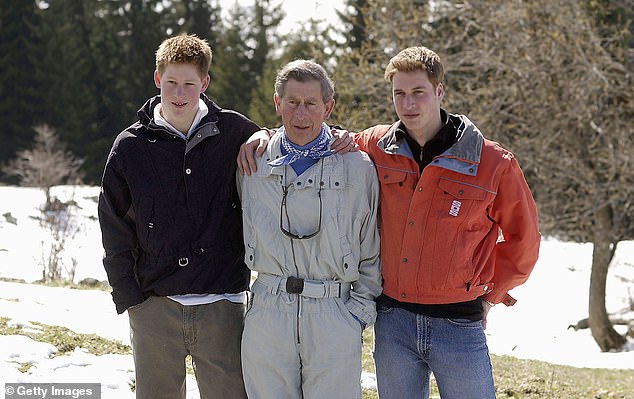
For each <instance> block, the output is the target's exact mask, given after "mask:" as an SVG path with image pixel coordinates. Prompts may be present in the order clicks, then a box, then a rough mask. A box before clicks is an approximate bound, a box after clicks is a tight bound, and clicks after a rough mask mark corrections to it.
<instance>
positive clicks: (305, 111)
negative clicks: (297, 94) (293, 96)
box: [296, 104, 308, 117]
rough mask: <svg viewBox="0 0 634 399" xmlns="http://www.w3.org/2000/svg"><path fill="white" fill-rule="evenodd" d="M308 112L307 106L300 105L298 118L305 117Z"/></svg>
mask: <svg viewBox="0 0 634 399" xmlns="http://www.w3.org/2000/svg"><path fill="white" fill-rule="evenodd" d="M307 112H308V108H306V105H305V104H299V105H298V106H297V111H296V115H297V116H298V117H303V116H304V115H306V113H307Z"/></svg>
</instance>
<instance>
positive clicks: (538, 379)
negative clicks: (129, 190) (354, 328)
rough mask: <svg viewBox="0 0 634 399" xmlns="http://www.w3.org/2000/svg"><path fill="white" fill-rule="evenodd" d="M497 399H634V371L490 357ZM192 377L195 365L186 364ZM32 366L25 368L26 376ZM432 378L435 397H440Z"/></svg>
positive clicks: (119, 349) (368, 359) (69, 335)
mask: <svg viewBox="0 0 634 399" xmlns="http://www.w3.org/2000/svg"><path fill="white" fill-rule="evenodd" d="M8 321H9V319H7V318H6V317H0V335H25V336H27V337H30V338H32V339H33V340H36V341H40V342H47V343H50V344H52V345H54V346H55V347H57V349H58V352H57V353H56V356H59V355H63V354H64V353H68V352H72V351H73V350H75V348H77V347H82V348H84V349H86V350H87V351H88V352H89V353H92V354H94V355H104V354H111V353H115V354H131V353H132V350H131V348H130V346H128V345H125V344H123V343H121V342H119V341H115V340H109V339H105V338H102V337H99V336H98V335H95V334H80V333H76V332H74V331H72V330H69V329H68V328H66V327H60V326H50V325H46V324H42V323H38V322H31V325H30V326H29V327H28V328H24V327H22V326H11V325H9V323H8ZM372 341H373V337H372V329H367V330H366V331H365V333H364V335H363V359H362V363H363V369H364V370H365V371H366V372H370V373H374V363H373V360H372ZM491 362H492V364H493V375H494V378H495V383H496V392H497V397H498V399H505V398H510V399H538V398H539V399H634V370H609V369H590V368H576V367H567V366H557V365H552V364H549V363H545V362H540V361H536V360H523V359H517V358H513V357H510V356H494V355H492V356H491ZM186 364H187V369H188V373H190V374H191V373H192V372H193V371H192V367H191V360H189V359H188V360H187V362H186ZM29 367H30V364H28V363H25V364H20V370H21V371H24V372H26V371H27V370H28V369H29ZM439 397H440V396H439V394H438V389H437V388H436V386H435V384H434V381H433V378H432V384H431V398H439ZM363 398H364V399H377V394H376V391H375V390H369V389H364V390H363Z"/></svg>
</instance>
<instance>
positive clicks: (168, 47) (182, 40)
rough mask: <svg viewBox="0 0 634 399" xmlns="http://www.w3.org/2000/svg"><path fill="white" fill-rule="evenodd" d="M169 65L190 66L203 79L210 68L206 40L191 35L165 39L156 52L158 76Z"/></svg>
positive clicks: (209, 55)
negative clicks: (193, 67) (194, 68)
mask: <svg viewBox="0 0 634 399" xmlns="http://www.w3.org/2000/svg"><path fill="white" fill-rule="evenodd" d="M169 64H191V65H193V66H195V67H196V69H197V70H198V74H199V75H200V78H201V79H203V78H204V77H205V76H207V74H208V73H209V67H210V66H211V47H209V44H208V43H207V41H206V40H204V39H201V38H199V37H198V36H196V35H193V34H192V35H188V34H181V35H178V36H173V37H170V38H168V39H165V40H164V41H163V43H161V45H160V46H159V48H158V50H156V70H157V71H158V72H159V75H162V74H163V72H165V68H167V66H168V65H169Z"/></svg>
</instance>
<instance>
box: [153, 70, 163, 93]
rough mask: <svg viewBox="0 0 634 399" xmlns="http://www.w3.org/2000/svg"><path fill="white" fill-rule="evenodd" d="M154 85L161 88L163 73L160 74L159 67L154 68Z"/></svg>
mask: <svg viewBox="0 0 634 399" xmlns="http://www.w3.org/2000/svg"><path fill="white" fill-rule="evenodd" d="M154 85H155V86H156V88H157V89H160V88H161V75H159V71H158V69H155V70H154Z"/></svg>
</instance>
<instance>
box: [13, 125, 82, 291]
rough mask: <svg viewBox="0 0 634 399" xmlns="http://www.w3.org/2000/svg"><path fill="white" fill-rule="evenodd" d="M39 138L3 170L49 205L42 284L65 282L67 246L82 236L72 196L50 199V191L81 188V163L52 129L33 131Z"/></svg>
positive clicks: (45, 207) (45, 208) (44, 209)
mask: <svg viewBox="0 0 634 399" xmlns="http://www.w3.org/2000/svg"><path fill="white" fill-rule="evenodd" d="M34 129H35V131H36V136H35V139H34V143H33V148H31V149H27V150H23V151H19V152H18V153H17V156H16V158H14V159H13V160H11V161H10V162H9V163H8V164H7V165H5V166H4V167H3V168H2V169H3V172H4V173H5V174H7V175H9V176H16V177H17V178H18V179H19V181H20V184H21V185H23V186H31V187H39V188H41V189H42V190H43V191H44V194H45V196H46V201H45V203H44V204H43V206H42V208H41V209H40V211H41V213H40V215H39V221H40V226H42V227H43V228H44V229H46V230H47V231H48V233H49V234H48V237H49V238H50V242H45V241H42V260H41V263H42V280H43V281H57V280H61V279H62V270H63V268H64V262H63V257H62V254H63V252H64V249H65V247H66V244H67V242H68V241H69V240H70V239H72V238H73V237H74V236H75V235H76V234H77V233H78V232H79V229H80V227H79V225H78V224H77V222H76V220H75V217H74V216H75V214H74V207H75V205H76V204H75V201H74V200H73V196H72V195H71V198H70V199H68V200H67V201H66V202H62V201H60V200H59V199H58V198H57V197H53V196H51V188H52V187H54V186H57V185H62V184H73V185H74V184H80V183H81V180H82V175H81V172H80V169H79V168H80V166H81V160H80V159H78V158H76V157H75V156H74V155H73V154H72V153H71V152H69V151H67V150H66V149H65V146H64V145H63V144H62V143H61V142H59V140H58V138H57V136H56V134H55V131H54V130H53V129H52V128H50V127H49V126H46V125H43V126H37V127H35V128H34ZM76 266H77V265H76V262H75V260H72V266H70V268H67V270H66V271H67V273H68V275H69V276H70V277H69V278H70V279H71V280H72V278H73V277H74V273H75V268H76Z"/></svg>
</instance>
